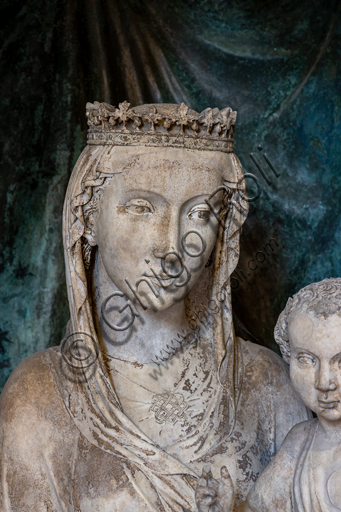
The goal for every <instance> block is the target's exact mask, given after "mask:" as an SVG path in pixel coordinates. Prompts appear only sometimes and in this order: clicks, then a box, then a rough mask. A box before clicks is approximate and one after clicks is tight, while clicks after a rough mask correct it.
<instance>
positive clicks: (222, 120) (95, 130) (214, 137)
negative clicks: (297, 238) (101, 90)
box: [86, 101, 237, 153]
mask: <svg viewBox="0 0 341 512" xmlns="http://www.w3.org/2000/svg"><path fill="white" fill-rule="evenodd" d="M86 115H87V117H88V125H89V130H88V144H94V145H120V146H126V145H129V146H139V145H144V146H154V147H157V146H163V147H165V146H169V147H185V148H188V149H206V150H211V151H217V150H219V151H223V152H225V153H232V152H233V132H234V129H235V127H236V118H237V112H233V111H232V109H231V108H229V107H227V108H225V109H223V110H219V109H218V108H214V109H211V108H206V109H205V110H203V112H201V113H200V114H199V113H198V112H195V111H194V110H191V109H190V108H189V107H188V106H187V105H186V104H185V103H181V105H172V104H164V105H140V106H138V107H132V108H130V103H127V102H126V101H124V102H123V103H120V104H119V106H118V108H116V107H113V106H112V105H109V104H108V103H99V102H97V101H95V103H93V104H92V103H87V105H86Z"/></svg>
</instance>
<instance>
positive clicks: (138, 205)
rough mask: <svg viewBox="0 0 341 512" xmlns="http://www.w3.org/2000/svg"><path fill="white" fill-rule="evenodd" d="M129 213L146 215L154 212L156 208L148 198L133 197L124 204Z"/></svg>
mask: <svg viewBox="0 0 341 512" xmlns="http://www.w3.org/2000/svg"><path fill="white" fill-rule="evenodd" d="M124 208H125V210H126V212H127V213H131V214H132V215H145V214H146V213H154V208H153V206H152V205H151V204H150V202H149V201H147V200H146V199H132V200H131V201H128V203H126V204H125V205H124Z"/></svg>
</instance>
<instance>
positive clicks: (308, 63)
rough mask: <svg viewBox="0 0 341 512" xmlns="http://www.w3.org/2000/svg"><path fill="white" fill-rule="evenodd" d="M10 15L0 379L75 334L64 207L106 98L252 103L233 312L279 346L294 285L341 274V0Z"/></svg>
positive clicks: (6, 9) (244, 121)
mask: <svg viewBox="0 0 341 512" xmlns="http://www.w3.org/2000/svg"><path fill="white" fill-rule="evenodd" d="M123 4H124V5H123ZM1 11H2V12H1V17H0V19H1V20H2V22H1V23H2V25H1V26H0V33H1V36H2V37H1V39H2V41H3V43H2V49H1V54H2V59H1V64H0V69H1V76H2V81H1V100H0V101H1V107H2V108H1V113H0V116H1V132H0V137H1V146H2V149H3V151H2V168H1V173H2V174H1V182H0V194H1V199H0V208H1V219H2V222H1V256H0V270H1V275H0V286H1V299H0V300H1V317H0V364H1V378H0V386H3V384H4V383H5V381H6V379H7V377H8V376H9V374H10V373H11V371H12V370H13V368H14V367H15V366H16V365H17V364H18V363H19V362H20V361H21V360H22V359H23V358H25V357H27V356H28V355H30V354H32V353H34V352H36V351H38V350H42V349H44V348H46V347H48V346H50V345H54V344H58V343H60V340H61V339H62V337H63V335H64V332H65V325H66V322H67V320H68V305H67V299H66V287H65V276H64V261H63V252H62V236H61V219H62V204H63V199H64V194H65V189H66V185H67V181H68V178H69V175H70V172H71V170H72V167H73V165H74V163H75V161H76V159H77V157H78V156H79V154H80V152H81V150H82V148H83V147H84V145H85V143H86V119H85V115H84V111H85V104H86V102H87V101H94V100H99V101H105V102H108V103H110V104H114V105H115V104H116V105H117V104H118V103H119V102H120V101H122V100H124V99H127V100H128V101H130V103H131V104H132V105H137V104H141V103H152V102H156V103H157V102H171V103H173V102H176V103H181V102H182V101H185V102H186V103H187V104H188V105H189V106H190V107H191V108H193V109H195V110H197V111H201V110H203V109H204V108H206V107H207V106H211V107H214V106H217V107H219V108H223V107H225V106H226V105H228V106H231V107H232V108H233V109H234V110H237V111H238V119H237V129H236V132H235V141H236V143H235V151H236V154H237V155H238V156H239V157H240V158H241V160H242V163H243V165H244V169H245V171H246V172H251V173H254V174H255V175H256V176H257V178H258V179H259V183H260V185H261V187H262V192H261V196H260V197H259V199H258V200H257V201H254V202H253V203H251V209H250V214H249V217H248V220H247V221H246V225H245V228H244V231H243V235H242V250H241V259H240V265H239V268H240V270H237V274H234V277H235V279H236V281H234V283H235V290H234V309H235V311H236V314H237V316H238V318H239V319H240V321H241V322H242V323H243V324H244V326H245V327H246V329H247V330H248V331H250V333H251V335H252V339H256V340H259V342H261V343H263V344H264V345H267V346H269V347H271V348H273V349H275V344H274V341H273V334H272V330H273V327H274V325H275V322H276V319H277V316H278V314H279V312H280V311H281V310H282V308H283V306H284V304H285V302H286V299H287V297H288V296H289V295H292V294H293V293H295V292H296V291H297V290H299V289H300V288H302V287H303V286H305V285H306V284H308V283H310V282H312V281H319V280H321V279H323V278H325V277H335V276H340V275H341V264H340V252H341V223H340V209H341V206H340V205H341V197H340V195H341V194H340V190H341V174H340V164H341V149H340V148H341V145H340V135H341V133H340V132H341V129H340V107H341V99H340V90H338V84H340V81H341V76H340V75H341V73H340V65H339V61H340V51H341V48H340V46H341V45H340V32H341V26H340V8H339V3H338V2H336V1H331V2H316V3H312V2H309V1H307V0H304V1H301V2H294V1H292V0H290V1H280V2H275V3H271V2H266V1H263V2H261V1H253V2H240V1H237V0H235V1H231V2H226V1H222V0H215V1H214V0H211V1H210V2H208V1H206V0H201V1H200V0H199V1H198V0H196V1H194V0H187V1H185V2H184V1H183V0H175V1H174V0H173V1H170V0H164V1H163V2H159V1H157V0H146V1H142V0H126V1H125V2H118V1H110V2H108V1H104V0H101V1H98V2H93V1H91V0H84V1H83V2H76V1H75V0H68V1H67V2H66V1H64V2H57V1H56V0H55V1H51V2H43V1H42V0H32V1H31V2H27V3H25V5H24V3H23V2H19V1H12V0H11V1H6V2H3V3H2V7H1ZM258 144H261V145H262V146H263V148H264V149H263V150H262V152H259V151H258V149H257V145H258ZM250 152H253V153H254V154H255V155H256V157H257V158H258V160H259V162H263V163H262V165H263V167H264V169H267V171H268V175H269V177H271V181H272V185H271V186H269V185H268V184H267V183H266V182H265V181H264V178H263V177H262V176H261V174H260V173H259V171H258V170H257V168H256V167H255V165H254V163H253V162H252V160H251V159H250V157H249V153H250ZM264 152H266V153H267V154H268V155H269V157H270V159H271V162H273V163H274V165H275V166H276V168H277V169H278V170H279V172H280V174H281V175H280V177H279V178H276V177H275V176H274V174H273V173H272V172H271V171H270V170H269V168H268V167H267V165H266V163H265V161H264V160H263V158H262V156H261V155H262V153H264ZM248 183H250V188H252V189H254V187H252V184H251V181H249V182H248ZM271 238H273V239H274V240H275V241H276V243H277V244H278V246H276V247H275V249H274V251H272V252H271V251H270V249H268V251H267V252H266V250H265V249H264V247H265V245H266V244H267V243H268V242H269V240H270V239H271ZM261 252H263V253H266V258H265V259H264V261H262V262H258V267H257V269H255V270H250V269H249V266H248V263H249V262H250V260H252V259H253V260H255V258H256V255H257V254H258V260H261V259H262V256H260V255H259V253H261ZM268 253H269V254H268ZM258 260H257V261H258ZM250 266H252V267H254V264H251V265H250ZM241 272H242V273H243V274H244V276H245V277H243V274H242V273H241ZM248 273H249V274H250V275H248ZM237 281H238V283H239V285H238V286H237Z"/></svg>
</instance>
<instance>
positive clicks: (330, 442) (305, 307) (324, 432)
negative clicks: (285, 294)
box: [237, 278, 341, 512]
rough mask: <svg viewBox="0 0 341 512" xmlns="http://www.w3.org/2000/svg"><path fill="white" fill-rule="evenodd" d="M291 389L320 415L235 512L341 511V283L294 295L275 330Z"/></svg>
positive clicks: (287, 445) (303, 426) (297, 430)
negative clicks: (286, 366)
mask: <svg viewBox="0 0 341 512" xmlns="http://www.w3.org/2000/svg"><path fill="white" fill-rule="evenodd" d="M275 338H276V342H277V343H278V344H279V346H280V348H281V352H282V355H283V357H284V359H285V360H286V361H287V362H288V363H289V364H290V377H291V381H292V384H293V385H294V387H295V389H296V391H297V392H298V394H299V395H300V397H301V399H302V400H303V402H304V403H305V404H306V405H307V407H309V408H310V409H311V410H312V411H313V412H314V413H315V414H316V416H317V418H314V419H312V420H308V421H303V422H302V423H299V424H297V425H295V426H294V427H293V428H292V429H291V431H290V432H289V433H288V435H287V437H286V439H285V440H284V442H283V444H282V446H281V448H280V450H279V452H278V453H277V455H276V456H275V458H274V459H273V460H272V461H271V462H270V464H269V465H268V466H267V467H266V469H265V470H264V471H263V473H262V474H261V475H260V477H259V479H258V480H257V482H256V483H255V485H254V486H253V488H252V489H251V491H250V492H249V494H248V496H247V499H246V501H245V502H244V503H243V504H242V505H240V506H239V507H238V508H237V510H238V512H242V511H243V512H270V511H271V512H274V511H276V512H336V511H339V510H341V278H336V279H324V280H323V281H321V282H319V283H313V284H310V285H309V286H306V287H305V288H302V290H300V291H299V292H298V293H297V294H296V295H294V296H293V298H290V299H289V300H288V302H287V305H286V307H285V309H284V311H283V312H282V313H281V315H280V317H279V319H278V321H277V325H276V328H275Z"/></svg>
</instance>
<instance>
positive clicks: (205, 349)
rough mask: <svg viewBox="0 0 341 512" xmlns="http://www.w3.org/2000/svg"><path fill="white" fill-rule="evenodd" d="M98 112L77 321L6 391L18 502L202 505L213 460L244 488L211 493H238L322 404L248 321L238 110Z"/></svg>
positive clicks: (80, 249) (84, 159) (42, 505)
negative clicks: (311, 402)
mask: <svg viewBox="0 0 341 512" xmlns="http://www.w3.org/2000/svg"><path fill="white" fill-rule="evenodd" d="M87 116H88V124H89V131H88V145H87V147H86V148H85V149H84V150H83V152H82V154H81V155H80V157H79V159H78V161H77V163H76V165H75V168H74V170H73V172H72V175H71V178H70V182H69V186H68V189H67V192H66V197H65V204H64V217H63V226H64V227H63V237H64V248H65V264H66V280H67V291H68V300H69V305H70V322H69V324H68V328H67V333H66V337H65V338H64V340H63V341H62V343H61V345H60V346H59V347H53V348H49V349H47V350H44V351H42V352H40V353H37V354H34V355H32V356H30V357H29V358H27V359H26V360H25V361H23V362H22V363H21V364H20V365H19V366H18V367H17V368H16V370H15V371H14V372H13V374H12V375H11V377H10V379H9V380H8V382H7V384H6V387H5V389H4V391H3V393H2V395H1V398H0V415H1V420H0V429H1V431H0V436H1V446H2V450H1V457H2V462H1V482H2V486H1V497H0V499H1V507H0V508H1V510H3V511H6V512H9V511H11V512H24V511H25V512H26V511H27V512H28V511H32V510H34V511H36V512H38V511H46V510H48V511H49V512H55V511H58V512H59V511H60V512H62V511H63V512H64V511H68V512H90V511H91V512H109V511H110V512H112V511H113V510H115V511H120V512H131V511H134V512H145V511H154V512H194V511H195V510H197V502H200V500H201V498H198V495H197V496H196V493H195V490H196V487H197V483H198V481H199V479H200V476H202V473H203V471H204V472H205V471H206V472H208V473H209V472H210V471H211V472H212V478H213V477H214V478H215V479H217V478H220V475H221V477H222V479H223V483H222V486H221V488H223V487H224V492H225V491H226V492H225V494H224V498H223V499H222V500H220V497H219V496H218V495H217V496H215V495H212V496H211V497H210V503H209V504H208V505H207V506H206V505H204V504H203V505H202V506H206V508H207V507H209V508H208V510H218V508H217V507H220V504H219V503H220V502H219V500H220V501H221V503H225V502H226V500H227V501H228V498H226V496H227V495H229V493H230V494H231V493H232V494H233V499H234V503H235V504H236V506H237V505H238V504H239V503H240V502H242V501H243V500H244V499H245V497H246V495H247V493H248V492H249V490H250V488H251V487H252V485H253V484H254V482H255V481H256V480H257V478H258V476H259V474H260V473H261V472H262V471H263V470H264V468H265V467H266V466H267V464H268V463H269V462H270V461H271V460H272V458H273V457H274V455H275V454H276V453H277V451H278V449H279V448H280V446H281V444H282V442H283V440H284V438H285V436H286V435H287V433H288V432H289V430H290V429H291V428H292V427H293V426H294V425H296V424H297V423H299V422H301V421H304V420H306V419H308V418H309V414H308V411H307V409H306V407H305V406H304V404H303V403H302V401H301V398H300V397H299V395H298V394H297V392H296V391H295V389H294V388H293V386H292V385H291V383H290V379H289V374H288V369H287V365H286V363H285V362H284V361H283V360H282V359H281V358H280V357H279V356H277V355H276V354H274V353H273V352H271V351H269V350H268V349H266V348H263V347H261V346H257V345H254V344H252V343H250V342H248V341H244V340H242V339H240V338H237V337H236V336H235V334H234V329H233V323H232V311H231V307H232V306H231V289H230V276H231V273H232V272H233V270H234V268H235V267H236V265H237V262H238V257H239V237H240V231H241V227H242V224H243V222H244V220H245V218H246V215H247V206H248V203H247V196H246V192H245V182H244V180H243V170H242V167H241V165H240V162H239V160H238V158H237V157H236V156H235V154H234V153H233V132H234V128H235V123H236V113H235V112H232V110H231V109H230V108H226V109H224V110H221V111H219V109H213V110H212V109H210V108H208V109H206V110H204V111H203V112H202V113H201V114H198V113H197V112H195V111H193V110H190V109H189V108H188V107H187V106H186V105H184V104H182V105H163V104H161V105H141V106H138V107H134V108H130V105H129V104H128V103H126V102H124V103H122V104H120V105H119V107H118V108H115V107H112V106H110V105H108V104H105V103H97V102H96V103H94V104H87ZM208 465H209V466H210V469H205V470H204V469H203V468H206V466H208ZM226 493H227V494H226ZM213 494H214V493H213ZM202 498H203V499H205V497H202ZM217 500H218V501H217ZM199 506H201V505H200V503H199ZM221 506H222V507H224V506H225V505H221ZM213 507H215V508H213Z"/></svg>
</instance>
